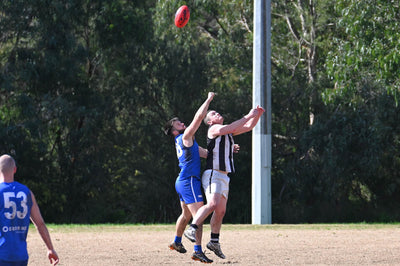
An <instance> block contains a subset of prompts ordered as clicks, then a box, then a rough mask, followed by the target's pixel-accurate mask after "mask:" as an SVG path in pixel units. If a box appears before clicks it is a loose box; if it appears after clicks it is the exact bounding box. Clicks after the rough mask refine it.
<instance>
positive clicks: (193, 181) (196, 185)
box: [175, 176, 203, 204]
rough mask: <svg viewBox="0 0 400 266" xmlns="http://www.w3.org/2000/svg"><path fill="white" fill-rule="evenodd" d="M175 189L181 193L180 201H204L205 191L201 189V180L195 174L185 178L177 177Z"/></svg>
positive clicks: (188, 202) (187, 202)
mask: <svg viewBox="0 0 400 266" xmlns="http://www.w3.org/2000/svg"><path fill="white" fill-rule="evenodd" d="M175 189H176V192H177V193H178V195H179V199H180V201H183V202H185V203H186V204H191V203H195V202H202V201H203V193H202V191H201V181H200V179H198V178H197V177H195V176H191V177H189V178H186V179H184V180H181V179H179V177H178V178H177V179H176V182H175Z"/></svg>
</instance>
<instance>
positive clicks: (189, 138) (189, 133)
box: [182, 92, 215, 147]
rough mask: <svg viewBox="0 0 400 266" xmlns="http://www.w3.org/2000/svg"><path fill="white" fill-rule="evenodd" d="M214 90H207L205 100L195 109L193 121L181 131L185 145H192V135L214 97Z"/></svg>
mask: <svg viewBox="0 0 400 266" xmlns="http://www.w3.org/2000/svg"><path fill="white" fill-rule="evenodd" d="M214 96H215V94H214V92H209V93H208V97H207V100H205V102H204V103H203V104H202V105H201V106H200V108H199V110H197V112H196V114H195V115H194V118H193V121H192V122H191V123H190V125H189V126H188V127H187V128H186V129H185V133H183V136H182V140H183V144H184V145H185V146H186V147H191V146H192V145H193V136H194V134H195V133H196V131H197V129H199V127H200V125H201V122H202V121H203V119H204V117H205V116H206V114H207V110H208V106H209V105H210V102H211V101H212V99H213V98H214Z"/></svg>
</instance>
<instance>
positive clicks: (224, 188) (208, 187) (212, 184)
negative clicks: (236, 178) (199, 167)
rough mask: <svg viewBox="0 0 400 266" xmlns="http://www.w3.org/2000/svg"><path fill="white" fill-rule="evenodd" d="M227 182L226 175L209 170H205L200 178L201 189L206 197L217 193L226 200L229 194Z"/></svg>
mask: <svg viewBox="0 0 400 266" xmlns="http://www.w3.org/2000/svg"><path fill="white" fill-rule="evenodd" d="M229 181H230V178H229V176H228V175H226V174H223V173H220V172H218V171H216V170H211V169H208V170H205V171H204V173H203V176H202V177H201V182H202V185H203V189H204V192H205V194H206V195H207V196H208V195H211V194H214V193H219V194H221V195H222V196H224V197H225V198H226V199H228V194H229Z"/></svg>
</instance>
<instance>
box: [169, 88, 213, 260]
mask: <svg viewBox="0 0 400 266" xmlns="http://www.w3.org/2000/svg"><path fill="white" fill-rule="evenodd" d="M213 98H214V93H213V92H209V93H208V97H207V100H206V101H205V102H204V103H203V104H202V105H201V106H200V108H199V109H198V110H197V112H196V114H195V116H194V118H193V121H192V122H191V123H190V125H189V126H188V127H186V126H185V124H184V123H182V122H181V121H180V120H179V118H177V117H175V118H173V119H171V120H169V121H168V122H167V124H166V125H165V127H164V132H165V134H167V135H171V136H173V137H174V138H175V148H176V155H177V157H178V160H179V167H180V169H181V170H180V172H179V175H178V177H177V179H176V182H175V189H176V192H177V193H178V196H179V200H180V202H181V208H182V214H181V215H180V216H179V217H178V220H177V221H176V232H175V233H176V234H175V240H174V242H172V243H171V244H170V245H169V247H170V249H172V250H176V251H178V252H180V253H185V252H186V249H185V248H184V247H183V245H182V235H183V232H184V230H185V227H186V225H187V224H188V222H189V221H190V219H191V218H192V217H194V216H195V215H196V213H197V210H198V209H199V208H200V207H201V206H203V205H204V201H203V194H202V191H201V176H200V157H203V158H206V157H207V150H206V149H204V148H201V147H199V145H198V144H197V142H196V140H195V138H194V135H195V133H196V131H197V130H198V128H199V127H200V125H201V122H202V120H203V119H204V117H205V116H206V114H207V109H208V106H209V105H210V102H211V101H212V99H213ZM202 234H203V224H199V225H198V226H197V232H196V241H195V242H196V243H195V246H194V253H193V255H192V259H193V260H198V261H201V262H205V263H211V262H212V260H210V259H209V258H207V257H206V256H205V255H204V253H203V251H202V248H201V237H202Z"/></svg>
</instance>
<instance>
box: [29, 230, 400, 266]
mask: <svg viewBox="0 0 400 266" xmlns="http://www.w3.org/2000/svg"><path fill="white" fill-rule="evenodd" d="M48 227H49V231H50V234H51V236H52V240H53V244H54V246H55V249H56V250H57V252H58V254H59V256H60V263H59V265H74V266H75V265H76V266H78V265H160V264H169V265H191V264H199V265H200V263H199V262H195V261H192V260H191V259H190V256H191V253H192V251H193V244H192V243H191V242H189V241H188V240H187V239H183V244H184V245H185V247H186V249H187V250H188V252H187V253H186V254H179V253H177V252H176V251H171V250H169V249H168V244H169V243H170V242H171V241H172V240H173V237H174V230H175V225H48ZM209 239H210V227H209V225H208V224H207V225H205V226H204V234H203V249H204V248H205V245H206V243H207V242H208V241H209ZM220 241H221V247H222V250H223V252H224V253H225V255H226V257H227V258H226V259H224V260H223V259H220V258H218V257H216V256H215V255H214V254H213V253H211V252H210V251H206V255H207V256H208V257H209V258H211V259H213V260H214V263H213V264H234V265H400V224H310V225H303V224H302V225H275V224H274V225H223V227H222V232H221V239H220ZM28 251H29V254H30V260H29V265H49V263H48V261H47V258H46V249H45V246H44V243H43V242H42V240H41V239H40V236H39V234H38V233H37V231H36V230H35V228H34V227H31V229H30V231H29V235H28Z"/></svg>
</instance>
